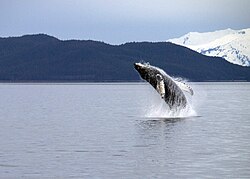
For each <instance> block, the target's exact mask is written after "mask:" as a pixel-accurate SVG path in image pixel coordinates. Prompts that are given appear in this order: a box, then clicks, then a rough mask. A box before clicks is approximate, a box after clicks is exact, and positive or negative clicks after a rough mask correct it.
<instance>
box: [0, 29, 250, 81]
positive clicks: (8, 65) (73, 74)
mask: <svg viewBox="0 0 250 179" xmlns="http://www.w3.org/2000/svg"><path fill="white" fill-rule="evenodd" d="M140 61H145V62H150V64H152V65H155V66H158V67H160V68H162V69H164V70H165V71H166V72H167V73H168V74H169V75H171V76H174V77H182V78H185V79H187V80H190V81H234V80H240V81H241V80H242V81H250V68H249V67H243V66H239V65H234V64H231V63H229V62H227V61H226V60H224V59H223V58H219V57H208V56H204V55H202V54H200V53H198V52H196V51H193V50H191V49H189V48H186V47H183V46H180V45H176V44H173V43H170V42H154V43H153V42H131V43H125V44H121V45H110V44H106V43H104V42H98V41H92V40H64V41H63V40H59V39H57V38H55V37H52V36H49V35H46V34H35V35H24V36H21V37H8V38H0V81H2V82H33V81H35V82H55V81H59V82H78V81H80V82H106V81H110V82H114V81H124V82H128V81H140V77H139V75H138V74H137V72H136V71H135V70H134V68H133V63H134V62H140Z"/></svg>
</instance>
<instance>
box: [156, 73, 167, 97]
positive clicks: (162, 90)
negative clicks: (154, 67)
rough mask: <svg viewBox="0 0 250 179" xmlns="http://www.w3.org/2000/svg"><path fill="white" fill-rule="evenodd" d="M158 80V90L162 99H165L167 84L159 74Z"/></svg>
mask: <svg viewBox="0 0 250 179" xmlns="http://www.w3.org/2000/svg"><path fill="white" fill-rule="evenodd" d="M156 79H157V85H156V90H157V92H158V93H159V94H160V95H161V97H162V98H164V97H165V84H164V80H163V77H162V76H161V75H160V74H157V75H156Z"/></svg>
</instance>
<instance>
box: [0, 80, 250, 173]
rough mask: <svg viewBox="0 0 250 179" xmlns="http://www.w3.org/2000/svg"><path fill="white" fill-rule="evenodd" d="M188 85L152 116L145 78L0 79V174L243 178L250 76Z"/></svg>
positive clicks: (248, 159) (249, 151) (249, 133)
mask: <svg viewBox="0 0 250 179" xmlns="http://www.w3.org/2000/svg"><path fill="white" fill-rule="evenodd" d="M192 86H193V88H194V90H195V96H194V99H193V100H192V103H193V106H194V108H195V110H196V112H197V115H198V116H200V117H189V118H179V119H178V118H176V119H164V118H159V119H157V118H148V117H145V114H146V113H147V111H148V110H149V109H150V108H151V107H152V105H153V104H152V103H155V98H156V97H155V91H154V90H153V89H152V88H151V87H150V86H149V85H147V84H98V85H96V84H78V85H72V84H71V85H67V84H65V85H51V84H49V85H37V84H32V85H22V84H18V85H14V84H1V85H0V93H1V101H0V126H1V129H0V178H21V177H23V178H46V177H48V178H250V105H249V102H250V83H194V84H192ZM159 117H160V116H159Z"/></svg>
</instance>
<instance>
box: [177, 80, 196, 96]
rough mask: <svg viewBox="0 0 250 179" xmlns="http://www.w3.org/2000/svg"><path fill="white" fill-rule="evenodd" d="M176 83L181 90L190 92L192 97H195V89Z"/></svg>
mask: <svg viewBox="0 0 250 179" xmlns="http://www.w3.org/2000/svg"><path fill="white" fill-rule="evenodd" d="M175 83H176V84H177V85H178V86H179V87H180V88H181V90H183V91H186V92H188V93H189V94H191V95H192V96H193V95H194V91H193V89H192V88H191V87H190V86H188V85H187V84H185V83H182V82H180V81H175Z"/></svg>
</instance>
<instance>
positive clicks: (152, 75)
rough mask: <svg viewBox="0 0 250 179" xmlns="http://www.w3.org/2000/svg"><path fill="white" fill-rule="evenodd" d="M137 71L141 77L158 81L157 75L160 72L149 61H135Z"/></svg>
mask: <svg viewBox="0 0 250 179" xmlns="http://www.w3.org/2000/svg"><path fill="white" fill-rule="evenodd" d="M134 67H135V69H136V71H138V73H139V74H140V76H141V78H142V79H144V80H146V81H148V82H149V83H156V79H157V75H158V74H160V72H159V71H158V70H157V69H156V68H155V67H153V66H151V65H149V63H134Z"/></svg>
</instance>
